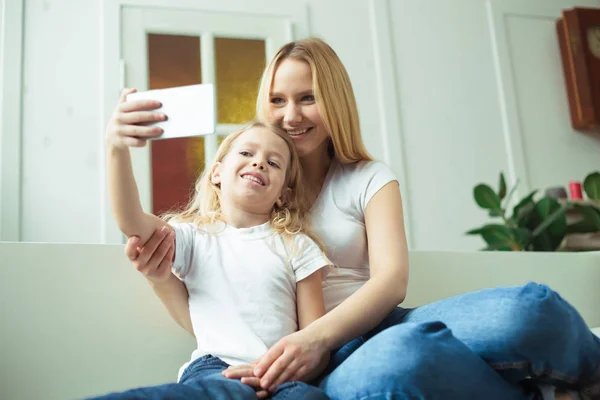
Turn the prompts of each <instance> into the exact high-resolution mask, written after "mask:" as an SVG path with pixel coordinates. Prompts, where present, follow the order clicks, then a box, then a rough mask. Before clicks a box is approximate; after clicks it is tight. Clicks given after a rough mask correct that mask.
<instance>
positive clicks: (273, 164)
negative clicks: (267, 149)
mask: <svg viewBox="0 0 600 400" xmlns="http://www.w3.org/2000/svg"><path fill="white" fill-rule="evenodd" d="M269 165H270V166H271V167H275V168H279V165H277V163H276V162H275V161H269Z"/></svg>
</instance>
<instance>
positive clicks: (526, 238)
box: [511, 228, 533, 250]
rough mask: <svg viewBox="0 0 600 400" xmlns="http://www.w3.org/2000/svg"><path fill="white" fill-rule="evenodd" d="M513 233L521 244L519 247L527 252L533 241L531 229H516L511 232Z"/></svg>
mask: <svg viewBox="0 0 600 400" xmlns="http://www.w3.org/2000/svg"><path fill="white" fill-rule="evenodd" d="M511 231H512V233H513V237H515V238H516V239H517V242H518V243H519V247H520V248H521V249H522V250H527V245H528V244H529V242H530V241H531V238H532V236H533V234H532V233H531V231H530V230H529V229H526V228H516V229H512V230H511Z"/></svg>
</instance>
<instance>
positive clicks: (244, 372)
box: [222, 365, 260, 385]
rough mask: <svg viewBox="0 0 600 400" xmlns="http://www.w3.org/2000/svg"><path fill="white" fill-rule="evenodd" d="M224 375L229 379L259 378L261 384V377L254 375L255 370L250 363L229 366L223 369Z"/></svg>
mask: <svg viewBox="0 0 600 400" xmlns="http://www.w3.org/2000/svg"><path fill="white" fill-rule="evenodd" d="M222 375H223V376H224V377H225V378H228V379H242V378H257V379H258V383H259V385H260V378H258V377H255V376H254V370H253V368H252V366H249V365H244V366H235V367H229V368H227V369H226V370H223V372H222Z"/></svg>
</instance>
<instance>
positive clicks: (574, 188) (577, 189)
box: [569, 181, 583, 200]
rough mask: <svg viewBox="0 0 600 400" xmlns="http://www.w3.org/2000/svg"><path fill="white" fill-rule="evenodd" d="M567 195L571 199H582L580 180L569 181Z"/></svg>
mask: <svg viewBox="0 0 600 400" xmlns="http://www.w3.org/2000/svg"><path fill="white" fill-rule="evenodd" d="M569 195H570V196H571V199H573V200H583V194H582V193H581V182H579V181H571V182H569Z"/></svg>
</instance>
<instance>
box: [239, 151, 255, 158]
mask: <svg viewBox="0 0 600 400" xmlns="http://www.w3.org/2000/svg"><path fill="white" fill-rule="evenodd" d="M240 154H241V155H243V156H244V157H250V156H251V155H252V154H250V152H249V151H246V150H242V151H240Z"/></svg>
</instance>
